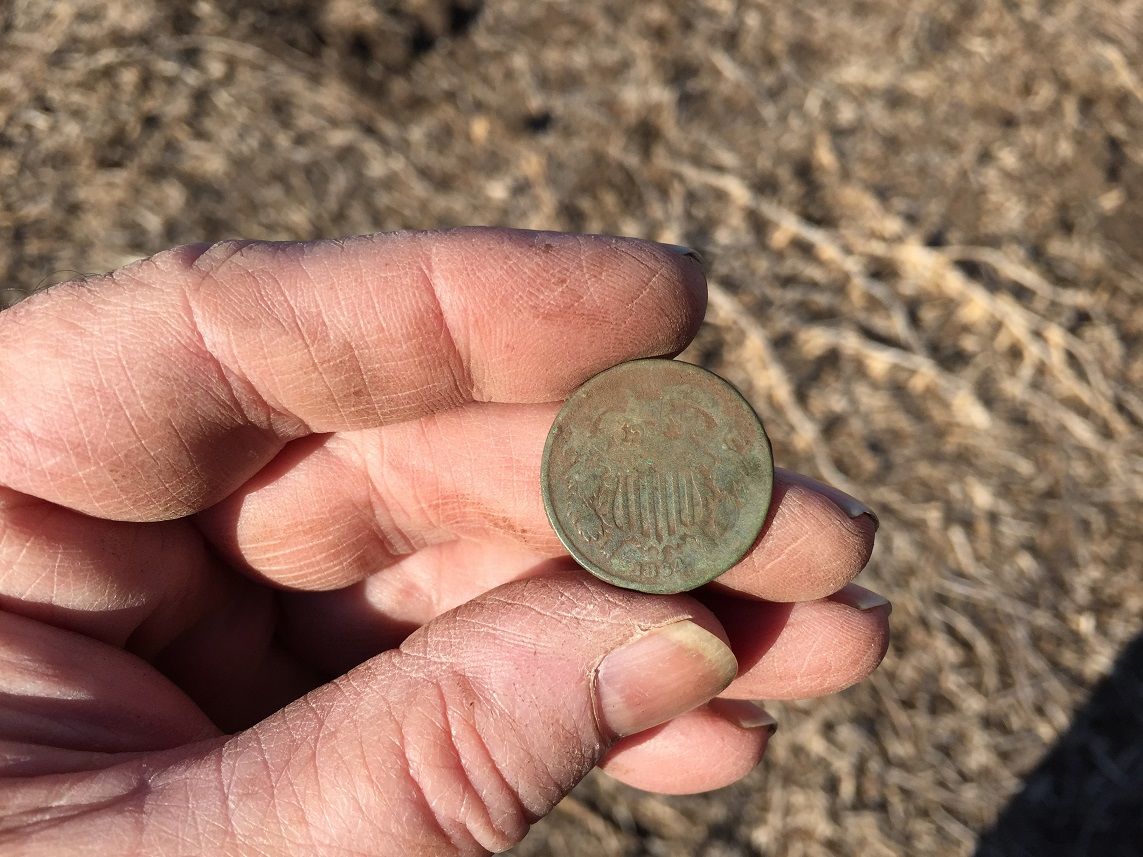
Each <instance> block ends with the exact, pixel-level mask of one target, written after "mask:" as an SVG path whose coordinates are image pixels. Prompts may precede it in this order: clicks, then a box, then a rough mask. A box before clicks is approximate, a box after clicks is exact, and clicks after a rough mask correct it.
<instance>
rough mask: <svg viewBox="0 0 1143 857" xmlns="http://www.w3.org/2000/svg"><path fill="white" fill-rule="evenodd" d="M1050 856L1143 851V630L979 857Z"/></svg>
mask: <svg viewBox="0 0 1143 857" xmlns="http://www.w3.org/2000/svg"><path fill="white" fill-rule="evenodd" d="M1045 854H1051V855H1055V857H1081V855H1083V857H1087V856H1088V855H1095V854H1098V855H1101V857H1120V855H1122V857H1136V855H1139V854H1143V633H1141V634H1139V636H1137V637H1136V638H1135V640H1134V641H1133V642H1132V643H1131V644H1130V645H1128V646H1127V648H1126V649H1124V651H1123V653H1122V655H1120V657H1119V659H1118V660H1117V661H1116V663H1115V667H1114V669H1113V670H1112V672H1111V674H1110V675H1109V676H1108V677H1107V678H1106V679H1104V680H1103V681H1102V682H1100V684H1099V685H1098V686H1097V687H1096V688H1095V690H1094V692H1093V693H1092V696H1091V699H1090V700H1089V701H1088V703H1087V705H1085V706H1084V708H1083V709H1082V710H1081V711H1080V713H1079V715H1078V716H1077V717H1076V720H1075V722H1074V723H1073V724H1072V726H1071V728H1070V729H1069V730H1068V731H1067V733H1065V734H1064V736H1063V737H1062V738H1061V739H1060V741H1059V742H1058V743H1057V744H1056V746H1055V747H1054V748H1053V749H1052V750H1051V751H1050V752H1049V753H1048V755H1047V756H1046V757H1045V758H1044V760H1043V762H1041V763H1040V764H1039V765H1038V766H1037V767H1036V768H1035V770H1033V771H1032V772H1031V773H1030V774H1029V775H1028V776H1027V777H1026V778H1025V781H1024V788H1023V789H1022V790H1021V791H1020V792H1019V793H1018V794H1017V795H1016V796H1015V797H1014V798H1013V799H1012V801H1011V803H1009V804H1008V806H1007V807H1006V808H1005V809H1004V810H1003V812H1002V813H1001V814H1000V817H999V818H998V819H997V822H996V825H995V826H994V827H993V828H992V829H991V830H989V831H988V832H987V833H986V834H984V836H982V837H981V840H980V846H979V848H978V849H977V851H976V857H1024V855H1028V857H1032V855H1037V857H1039V855H1045Z"/></svg>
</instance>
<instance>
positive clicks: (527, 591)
mask: <svg viewBox="0 0 1143 857" xmlns="http://www.w3.org/2000/svg"><path fill="white" fill-rule="evenodd" d="M724 640H725V635H724V633H723V631H722V629H721V626H719V624H718V622H717V620H716V619H715V618H714V616H713V615H712V614H711V613H710V612H709V611H708V610H706V608H704V607H703V606H701V605H700V604H699V603H698V602H697V601H695V600H693V599H691V598H689V597H687V596H669V597H668V596H648V595H642V594H640V593H635V592H626V591H622V590H618V589H615V588H613V587H609V586H606V585H604V584H602V583H599V582H598V581H595V580H594V579H591V578H588V577H587V576H586V575H583V574H582V573H581V574H577V575H574V576H571V575H567V576H559V577H552V578H542V579H533V580H527V581H518V582H515V583H510V584H507V585H505V586H502V587H500V588H498V589H495V590H493V591H492V592H490V593H487V594H486V595H484V596H482V597H480V598H477V599H476V600H474V601H471V602H469V603H468V604H465V605H463V606H462V607H460V608H458V609H456V610H453V611H451V612H449V613H446V614H444V615H442V616H441V617H439V618H438V619H436V620H434V621H433V622H431V623H430V624H428V625H426V626H425V627H423V628H421V629H420V630H419V631H418V632H416V633H415V634H413V635H412V636H411V637H410V638H409V639H408V640H407V641H406V643H405V644H404V645H403V646H402V647H401V648H400V649H399V650H396V651H393V652H389V653H386V654H384V655H381V656H378V657H376V658H374V659H372V660H370V661H368V662H366V663H365V664H362V665H361V666H360V667H358V668H357V669H355V670H353V671H352V672H350V673H349V674H347V675H346V676H343V677H342V678H341V679H338V680H337V681H335V682H333V683H331V684H329V685H326V686H325V687H322V688H320V689H318V690H317V691H315V692H314V693H312V694H310V695H309V696H307V697H305V698H304V699H302V700H299V701H298V702H297V703H295V704H293V705H291V706H290V707H288V708H286V709H285V710H283V711H282V712H280V713H279V714H278V715H276V716H274V717H272V718H270V719H268V720H266V721H264V722H263V723H261V724H259V725H258V726H257V727H255V728H254V729H252V730H250V731H249V732H247V733H244V734H242V735H239V736H237V737H236V738H235V739H233V740H232V741H231V742H230V744H229V745H228V746H227V749H226V751H225V752H224V754H223V755H224V756H225V757H226V764H225V765H224V766H223V767H222V770H223V776H224V781H225V787H224V790H225V792H226V799H227V804H228V808H227V812H228V815H229V820H230V824H229V826H230V828H231V829H230V831H229V842H228V844H230V845H234V844H238V845H239V846H240V847H238V848H237V850H238V851H239V852H241V853H258V854H274V853H283V852H286V851H289V852H290V853H295V852H296V846H297V844H298V843H299V842H306V843H313V846H312V847H310V849H309V850H307V853H317V854H339V853H343V852H349V851H351V850H352V852H353V853H355V854H361V853H367V854H400V855H408V854H433V855H436V854H448V855H453V854H455V855H461V854H465V855H467V854H483V853H485V851H501V850H505V849H507V848H509V847H511V846H512V845H514V844H515V843H516V842H518V841H519V840H520V839H522V838H523V836H524V834H525V833H526V832H527V830H528V826H529V824H530V823H531V822H533V821H535V820H537V819H538V818H540V817H541V816H543V815H545V814H546V813H547V812H548V811H549V810H551V808H552V807H553V806H554V805H555V804H556V803H557V802H558V801H559V800H560V798H561V797H563V795H564V794H566V793H567V792H568V791H569V790H570V789H571V788H572V787H573V786H574V785H575V784H576V783H577V782H579V780H580V779H581V778H582V777H583V776H584V775H585V774H587V772H588V771H590V770H591V768H592V767H593V766H594V765H595V764H596V763H597V762H598V761H599V760H600V758H601V756H602V755H603V753H604V751H606V750H607V749H608V747H609V746H610V745H611V744H612V743H614V741H615V740H616V739H617V738H619V737H621V736H623V735H629V734H632V733H634V732H639V731H642V730H644V729H648V728H650V727H652V726H655V725H657V724H659V723H662V722H664V721H666V720H669V719H670V718H672V717H674V716H676V715H678V714H681V713H683V712H685V711H688V710H690V709H691V708H694V707H695V706H698V705H700V704H702V703H703V702H706V701H707V700H709V699H711V698H712V697H714V696H715V695H716V694H718V693H719V692H720V691H721V690H722V689H723V688H724V687H725V686H726V685H727V684H728V683H729V682H730V681H731V680H732V679H733V678H734V675H735V673H736V670H737V664H736V663H735V660H734V656H733V655H732V654H731V652H730V649H729V648H728V647H727V646H726V644H725V642H724ZM216 764H217V763H216ZM217 770H218V768H217V767H215V771H216V772H217ZM216 776H217V774H216ZM184 782H185V780H184ZM216 782H217V779H216ZM212 853H213V852H212Z"/></svg>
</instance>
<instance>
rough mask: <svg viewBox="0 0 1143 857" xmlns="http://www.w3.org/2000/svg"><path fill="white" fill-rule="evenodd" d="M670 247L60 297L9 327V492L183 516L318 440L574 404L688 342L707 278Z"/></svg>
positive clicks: (577, 245) (546, 239) (384, 261)
mask: <svg viewBox="0 0 1143 857" xmlns="http://www.w3.org/2000/svg"><path fill="white" fill-rule="evenodd" d="M679 249H680V248H672V247H670V246H668V245H662V244H656V243H653V242H647V241H639V240H635V239H624V238H614V237H607V236H586V235H566V234H559V233H542V232H524V231H519V230H506V229H461V230H452V231H447V232H435V233H412V232H404V233H392V234H382V235H373V236H364V237H360V238H354V239H349V240H345V241H316V242H307V243H271V242H223V243H221V244H214V245H190V246H186V247H180V248H176V249H174V250H171V251H168V252H166V253H161V254H159V255H158V256H154V257H152V258H150V259H147V260H144V261H142V262H138V263H136V264H134V265H131V266H129V267H127V268H124V269H121V270H119V271H116V272H113V273H111V274H108V275H105V276H102V277H97V278H93V279H91V280H88V281H86V282H84V283H71V284H65V285H63V286H57V287H55V288H53V289H51V290H49V291H48V292H46V293H42V294H40V295H37V296H36V297H33V298H32V299H30V300H28V301H26V302H25V303H23V304H21V305H19V306H17V307H15V308H14V309H12V310H8V311H7V312H5V313H3V314H2V315H0V343H3V347H2V350H0V402H3V408H2V409H0V485H4V486H7V487H10V488H13V489H16V490H18V491H21V492H24V493H26V494H30V495H33V496H36V497H40V498H42V499H46V500H51V501H53V502H56V503H60V504H62V505H65V506H68V507H70V508H73V509H77V510H79V511H82V512H86V513H88V514H92V515H97V516H100V517H106V518H116V519H123V520H157V519H163V518H173V517H179V516H182V515H186V514H190V513H193V512H195V511H198V510H200V509H202V508H205V507H206V506H209V505H211V504H212V503H214V502H216V501H217V500H219V499H221V498H222V497H224V496H226V495H227V494H229V493H230V492H231V491H233V490H234V489H235V488H236V487H238V486H239V485H241V484H242V483H243V482H244V481H246V480H247V479H248V478H249V477H250V476H252V475H253V474H254V473H256V472H257V471H258V470H259V469H261V468H262V467H263V466H264V465H266V464H267V463H268V462H269V461H270V460H271V459H272V458H273V457H274V456H275V455H276V454H277V453H278V451H279V450H280V449H281V448H282V447H283V446H284V445H285V444H286V443H288V442H289V441H291V440H294V439H297V438H299V437H302V436H304V435H306V434H309V433H314V432H331V431H339V430H345V429H361V428H367V427H371V426H380V425H384V424H387V423H391V422H395V421H401V420H407V419H411V418H414V417H417V416H422V415H424V414H426V413H430V412H433V411H437V410H441V409H444V408H448V407H452V406H455V405H458V404H462V403H466V402H469V401H500V402H543V401H556V400H559V399H562V398H563V397H565V396H566V395H567V394H568V393H569V392H570V391H571V390H572V389H574V388H575V387H576V386H578V385H579V384H580V383H582V382H583V381H584V380H586V379H587V378H588V377H590V376H591V375H593V374H595V373H596V372H599V371H601V370H602V369H604V368H606V367H608V366H611V365H614V364H616V363H619V362H622V361H624V360H628V359H632V358H636V357H645V356H657V355H665V354H673V353H676V352H678V351H680V350H681V349H682V348H683V347H685V346H686V344H687V342H689V341H690V339H691V338H692V337H693V335H694V333H695V331H696V330H697V328H698V325H699V323H700V322H701V320H702V315H703V312H704V310H705V304H706V290H705V281H704V278H703V275H702V271H701V268H700V266H699V265H698V264H696V263H695V261H694V260H693V259H691V258H688V257H687V255H686V254H685V253H680V252H679Z"/></svg>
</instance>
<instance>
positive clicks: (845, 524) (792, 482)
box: [717, 468, 878, 602]
mask: <svg viewBox="0 0 1143 857" xmlns="http://www.w3.org/2000/svg"><path fill="white" fill-rule="evenodd" d="M820 485H821V483H817V482H816V481H814V480H808V479H806V478H805V477H802V476H801V475H800V474H794V473H791V472H790V471H786V470H783V469H781V468H779V469H778V470H777V471H776V472H775V483H774V495H773V498H772V500H771V504H770V512H769V515H768V516H767V520H766V523H765V525H764V526H763V529H762V534H761V535H760V536H759V538H758V541H757V542H756V543H755V545H754V547H753V548H752V549H751V550H750V553H748V554H747V555H746V557H745V558H744V559H743V560H742V561H741V562H740V563H739V564H738V565H736V566H735V567H734V568H732V569H730V571H728V572H727V573H726V574H724V575H723V576H722V577H720V578H718V581H717V584H718V587H719V588H721V589H723V590H731V591H733V592H735V593H741V594H746V595H749V596H750V597H753V598H761V599H765V600H767V601H781V602H794V601H812V600H815V599H818V598H824V597H826V596H827V595H830V594H831V593H833V592H836V591H838V590H839V589H841V588H842V587H844V586H845V585H846V584H848V583H849V582H850V581H851V580H853V578H855V577H857V575H858V574H859V573H860V572H861V570H862V569H863V568H865V566H866V564H867V563H868V562H869V559H870V557H871V556H872V554H873V547H874V542H875V538H876V534H877V527H878V522H877V519H876V517H875V516H874V515H873V513H872V512H871V511H870V510H868V509H867V508H866V507H864V506H861V508H860V509H858V508H855V507H854V506H852V505H850V506H847V505H845V504H843V503H841V502H839V501H838V499H837V498H836V497H833V496H831V495H830V494H829V493H828V492H827V491H825V490H820V489H819V486H820ZM828 487H829V486H822V488H828ZM829 490H830V491H833V490H835V489H832V488H831V489H829ZM850 499H852V498H850ZM857 502H858V501H856V500H854V501H853V503H854V504H856V503H857Z"/></svg>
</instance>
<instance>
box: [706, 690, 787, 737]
mask: <svg viewBox="0 0 1143 857" xmlns="http://www.w3.org/2000/svg"><path fill="white" fill-rule="evenodd" d="M710 707H711V708H712V709H713V710H714V711H715V712H716V713H717V714H719V715H720V716H722V717H725V718H726V719H727V720H729V721H730V722H731V723H734V724H735V725H737V726H741V727H742V728H743V729H768V730H770V734H771V735H773V734H774V732H775V731H776V730H777V728H778V721H777V720H775V719H774V715H772V714H771V713H770V712H769V711H767V710H766V709H765V708H763V707H762V706H761V705H759V704H758V703H756V702H750V701H749V700H746V699H716V700H714V702H712V703H711V704H710Z"/></svg>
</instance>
